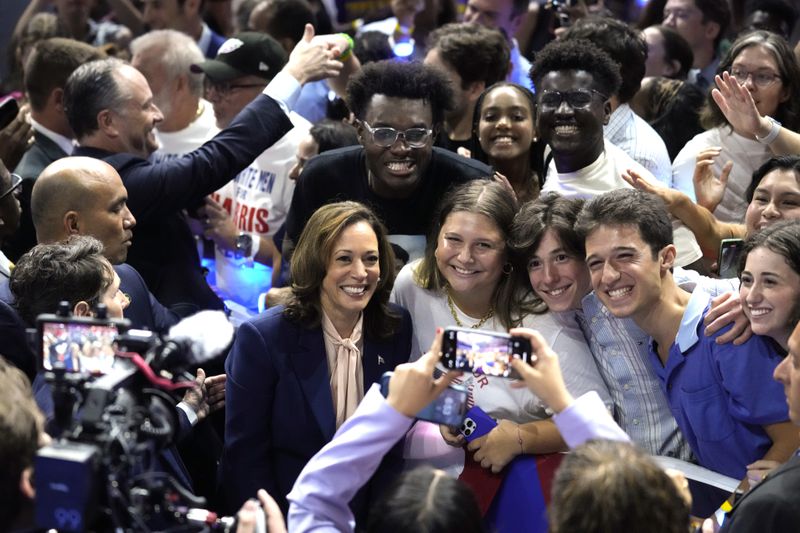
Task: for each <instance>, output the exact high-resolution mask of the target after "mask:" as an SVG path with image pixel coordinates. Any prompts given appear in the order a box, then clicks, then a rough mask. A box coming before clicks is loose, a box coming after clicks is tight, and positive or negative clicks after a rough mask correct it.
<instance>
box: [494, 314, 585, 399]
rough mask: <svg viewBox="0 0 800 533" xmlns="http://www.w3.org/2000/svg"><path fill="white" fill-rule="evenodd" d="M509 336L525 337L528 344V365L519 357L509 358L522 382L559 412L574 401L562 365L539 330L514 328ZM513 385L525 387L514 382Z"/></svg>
mask: <svg viewBox="0 0 800 533" xmlns="http://www.w3.org/2000/svg"><path fill="white" fill-rule="evenodd" d="M509 333H511V334H512V335H515V336H519V337H524V338H526V339H528V341H530V343H531V353H532V354H533V355H532V356H531V364H527V363H525V362H523V361H521V360H519V359H512V360H511V366H512V367H513V368H514V370H516V371H517V372H518V373H519V375H520V377H522V379H523V380H524V381H525V385H527V387H528V388H529V389H530V390H531V392H533V393H534V394H535V395H536V396H538V397H539V398H540V399H541V400H542V401H543V402H545V403H546V404H547V405H549V406H550V408H551V409H552V410H553V411H555V412H556V413H560V412H561V411H563V410H564V409H566V408H567V407H569V405H570V404H571V403H573V402H574V401H575V399H574V398H573V397H572V395H571V394H570V393H569V391H567V386H566V385H565V384H564V376H563V375H562V374H561V366H560V365H559V364H558V355H556V353H555V352H554V351H553V350H552V349H551V348H550V345H549V344H547V341H546V340H544V337H542V336H541V335H540V334H539V332H538V331H534V330H532V329H527V328H514V329H512V330H511V331H509ZM512 386H524V385H522V384H519V383H517V384H514V385H512Z"/></svg>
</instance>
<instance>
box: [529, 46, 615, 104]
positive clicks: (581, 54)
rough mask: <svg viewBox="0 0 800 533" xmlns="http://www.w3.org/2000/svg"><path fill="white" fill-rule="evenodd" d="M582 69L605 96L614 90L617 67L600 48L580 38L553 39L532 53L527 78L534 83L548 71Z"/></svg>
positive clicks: (537, 82)
mask: <svg viewBox="0 0 800 533" xmlns="http://www.w3.org/2000/svg"><path fill="white" fill-rule="evenodd" d="M560 70H583V71H586V72H588V73H589V74H591V75H592V78H593V79H594V83H595V87H596V90H598V91H600V92H601V93H603V94H604V95H605V96H611V95H612V94H617V91H619V87H620V84H621V83H622V78H620V74H619V67H618V66H617V64H616V63H614V61H613V60H612V59H611V58H610V57H609V56H608V54H606V53H605V52H603V51H602V50H600V49H599V48H597V47H596V46H595V45H594V44H592V43H591V42H590V41H586V40H584V39H569V40H558V41H553V42H551V43H550V44H548V45H547V46H545V47H544V48H543V49H542V50H541V52H539V53H537V54H536V57H535V58H534V62H533V66H532V67H531V72H530V76H531V81H533V85H534V86H535V87H538V86H539V85H540V84H541V81H542V78H544V77H545V76H546V75H547V74H549V73H550V72H557V71H560Z"/></svg>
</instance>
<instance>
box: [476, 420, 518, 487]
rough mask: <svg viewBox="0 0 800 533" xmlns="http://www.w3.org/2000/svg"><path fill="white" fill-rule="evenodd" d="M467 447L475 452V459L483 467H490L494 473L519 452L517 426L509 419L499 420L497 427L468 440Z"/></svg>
mask: <svg viewBox="0 0 800 533" xmlns="http://www.w3.org/2000/svg"><path fill="white" fill-rule="evenodd" d="M467 449H468V450H470V451H473V452H475V460H476V461H477V462H479V463H480V464H481V466H482V467H483V468H491V469H492V472H494V473H495V474H496V473H498V472H500V471H501V470H502V469H503V468H505V466H506V465H507V464H508V463H510V462H511V460H512V459H514V457H516V456H517V455H519V454H520V451H521V450H520V444H519V427H518V426H517V424H515V423H514V422H511V421H509V420H500V421H499V422H498V424H497V427H495V428H494V429H493V430H491V431H490V432H489V433H487V434H486V435H484V436H483V437H481V438H479V439H475V440H474V441H472V442H470V443H469V444H468V445H467Z"/></svg>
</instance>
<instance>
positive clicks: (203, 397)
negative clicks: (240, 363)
mask: <svg viewBox="0 0 800 533" xmlns="http://www.w3.org/2000/svg"><path fill="white" fill-rule="evenodd" d="M226 379H227V376H226V375H225V374H220V375H218V376H211V377H209V378H207V377H206V373H205V371H204V370H203V369H202V368H198V369H197V377H195V380H194V386H193V387H192V388H191V389H189V390H187V391H186V393H185V394H184V395H183V403H185V404H186V405H188V406H189V407H191V408H192V409H193V410H194V412H195V414H196V415H197V421H198V422H202V421H203V419H204V418H205V417H206V416H208V414H209V413H212V412H214V411H217V410H218V409H221V408H223V407H225V380H226Z"/></svg>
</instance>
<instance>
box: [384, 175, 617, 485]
mask: <svg viewBox="0 0 800 533" xmlns="http://www.w3.org/2000/svg"><path fill="white" fill-rule="evenodd" d="M516 208H517V205H516V202H515V201H514V198H513V196H512V195H511V193H510V192H509V191H508V190H507V189H506V188H505V187H504V186H502V185H500V184H499V183H494V182H487V181H473V182H471V183H468V184H465V185H462V186H460V187H459V188H457V189H455V190H453V191H451V192H450V194H448V195H447V196H446V197H445V198H444V199H443V201H442V202H441V204H440V206H439V211H438V213H437V216H436V217H435V219H434V224H433V227H432V228H431V233H430V235H429V237H428V245H427V248H426V252H425V256H424V257H423V258H422V259H420V260H418V261H416V262H413V263H411V264H408V265H406V266H405V267H404V268H403V270H401V271H400V274H398V278H397V281H396V283H395V286H394V289H393V291H392V300H393V301H394V302H396V303H399V304H400V305H402V306H404V307H406V308H407V309H408V310H409V312H410V313H411V316H412V320H413V322H414V324H415V328H414V329H415V331H414V338H413V341H412V358H416V357H419V356H420V355H421V354H422V353H423V351H424V349H425V347H427V346H429V345H430V344H431V342H432V340H433V337H434V334H435V331H436V328H437V327H446V326H461V327H467V328H474V329H483V330H489V331H497V332H507V331H508V330H509V329H510V328H512V327H516V326H520V325H521V326H523V327H530V328H534V329H537V330H538V331H540V332H541V333H542V335H544V336H545V337H546V338H548V339H549V341H551V342H554V343H555V344H557V345H558V346H559V349H558V353H559V354H563V357H562V359H561V365H562V367H563V368H565V376H566V379H567V387H568V388H570V390H572V391H575V393H578V394H582V393H583V392H586V391H589V390H597V391H598V392H599V393H600V394H601V396H602V397H603V398H604V399H608V392H607V389H606V387H605V385H604V383H603V381H602V379H601V378H600V375H599V373H598V371H597V367H596V365H595V363H594V361H593V359H592V356H591V353H590V352H589V349H588V347H587V345H586V343H585V341H584V340H583V337H582V335H581V334H580V332H579V331H578V330H577V325H575V326H574V329H575V331H571V330H570V327H569V326H568V325H566V324H563V323H561V322H560V321H558V320H557V318H556V317H554V316H553V315H550V314H547V313H545V314H537V313H536V311H538V309H537V307H536V304H537V303H538V301H535V300H532V299H530V298H526V296H525V295H526V294H528V293H529V292H530V291H523V290H522V283H523V282H524V283H525V284H527V283H528V278H527V272H526V270H525V268H524V267H521V266H518V265H517V263H518V259H517V257H516V256H514V255H513V254H512V253H511V251H510V250H509V248H508V246H507V240H508V238H509V237H510V232H511V225H512V223H513V220H514V214H515V212H516ZM463 383H464V385H465V386H466V387H467V390H468V392H469V395H470V397H471V399H472V400H473V401H474V404H475V405H477V406H478V407H480V408H481V409H483V410H484V411H485V412H486V413H487V414H488V415H489V416H492V417H493V418H495V419H496V420H497V421H498V425H497V427H496V428H495V429H494V430H492V431H491V432H490V433H489V434H488V435H487V436H486V437H483V438H481V439H477V440H475V441H473V442H472V443H470V445H469V450H470V451H472V452H475V456H474V457H475V459H476V460H478V461H479V462H480V463H481V465H482V466H483V467H485V468H491V469H492V470H493V471H495V472H498V471H500V470H501V469H502V468H503V467H504V466H505V465H506V464H508V462H510V461H511V460H512V459H513V458H514V457H516V456H517V455H520V454H521V453H528V454H530V453H534V454H535V453H552V452H557V451H562V450H564V449H566V448H565V444H564V442H563V441H562V439H561V436H560V435H559V434H558V431H557V430H556V429H555V425H554V424H553V423H552V422H551V421H550V420H549V418H550V413H549V411H548V410H547V409H546V406H545V405H544V403H543V402H541V401H540V400H539V399H538V398H537V397H536V396H534V395H533V394H532V393H531V392H530V391H528V390H527V389H517V388H514V387H512V386H511V383H512V380H510V379H505V378H495V377H486V376H474V375H473V374H468V375H465V376H464V377H463ZM579 391H582V392H579ZM417 426H420V424H417ZM428 426H430V425H428ZM423 428H424V426H423ZM423 428H417V429H415V432H414V433H413V434H412V436H411V437H410V441H409V442H410V444H409V445H408V446H407V449H409V450H411V449H423V448H424V449H425V452H423V453H424V454H427V455H425V456H421V455H422V454H420V456H416V455H414V456H412V457H411V459H415V460H419V461H421V462H433V463H435V464H437V465H438V466H440V467H445V468H448V470H449V471H450V472H451V473H454V474H455V473H457V472H459V471H460V470H461V468H462V467H463V464H464V455H463V452H462V451H461V447H463V446H464V445H465V443H464V438H463V437H461V436H456V435H455V434H453V433H452V432H451V431H450V430H449V429H448V428H442V429H441V434H442V437H443V438H444V440H445V441H446V442H447V443H448V444H450V445H451V446H454V447H457V448H458V451H457V452H453V451H452V449H448V448H447V447H445V446H442V447H440V448H437V444H441V443H442V440H441V438H440V437H439V430H438V429H433V430H432V431H429V430H426V429H423ZM417 440H423V441H424V443H423V444H422V445H420V446H417V444H419V443H418V442H417ZM448 452H449V453H448ZM413 453H415V452H412V454H413ZM436 454H439V455H438V456H436V457H433V455H436Z"/></svg>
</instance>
